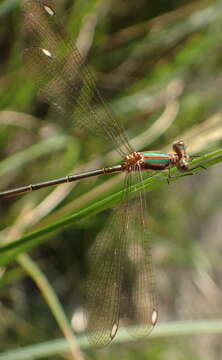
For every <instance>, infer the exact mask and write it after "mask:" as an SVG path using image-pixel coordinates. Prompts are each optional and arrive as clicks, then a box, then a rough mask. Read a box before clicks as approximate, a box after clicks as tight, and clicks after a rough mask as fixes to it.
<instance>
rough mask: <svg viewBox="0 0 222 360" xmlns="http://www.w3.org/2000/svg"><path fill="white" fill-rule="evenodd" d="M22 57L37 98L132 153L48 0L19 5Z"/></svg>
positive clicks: (31, 1)
mask: <svg viewBox="0 0 222 360" xmlns="http://www.w3.org/2000/svg"><path fill="white" fill-rule="evenodd" d="M23 13H24V42H25V58H26V61H27V62H28V63H29V68H31V69H32V72H33V73H37V74H38V76H37V80H36V77H33V79H34V81H36V82H37V83H38V86H40V88H41V89H42V91H41V96H42V97H43V98H44V100H45V101H47V102H49V103H50V104H52V105H53V107H54V108H55V109H56V112H57V113H58V112H59V113H60V115H62V118H63V120H65V119H71V120H73V123H74V125H75V126H78V127H80V128H84V130H87V131H88V132H91V133H92V134H93V135H97V136H101V137H103V138H105V139H106V141H107V139H108V141H109V142H110V143H111V144H112V145H113V146H114V147H115V148H116V149H119V153H120V155H122V156H123V155H125V154H128V153H130V152H132V151H133V150H132V148H131V146H130V145H129V143H128V141H127V138H126V137H125V135H124V132H123V128H122V126H121V124H120V123H119V121H118V120H117V119H116V118H115V116H114V115H113V113H112V111H111V109H110V108H109V107H108V106H107V104H105V102H104V100H103V99H102V97H101V95H100V92H99V90H98V88H97V85H96V81H95V78H94V75H93V73H92V72H91V71H90V70H89V68H88V67H87V66H86V65H84V62H83V59H82V57H81V55H80V53H79V51H78V49H77V47H76V46H75V45H74V44H73V42H72V41H71V40H70V39H69V38H68V37H67V36H66V34H65V32H64V29H63V28H62V26H61V25H60V23H59V21H58V19H56V17H57V16H56V13H55V10H54V8H53V1H52V0H26V1H25V2H24V5H23Z"/></svg>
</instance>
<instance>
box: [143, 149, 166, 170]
mask: <svg viewBox="0 0 222 360" xmlns="http://www.w3.org/2000/svg"><path fill="white" fill-rule="evenodd" d="M142 155H143V158H144V166H143V168H144V169H151V170H163V169H166V168H168V167H169V166H170V164H171V161H170V156H169V154H167V153H162V152H158V151H145V152H143V153H142Z"/></svg>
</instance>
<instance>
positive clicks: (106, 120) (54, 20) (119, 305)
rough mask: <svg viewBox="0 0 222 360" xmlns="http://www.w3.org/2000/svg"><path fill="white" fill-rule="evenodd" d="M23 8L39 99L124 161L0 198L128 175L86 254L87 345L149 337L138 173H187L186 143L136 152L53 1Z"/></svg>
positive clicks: (29, 1) (150, 290) (150, 292)
mask: <svg viewBox="0 0 222 360" xmlns="http://www.w3.org/2000/svg"><path fill="white" fill-rule="evenodd" d="M23 13H24V34H25V51H24V53H25V57H26V61H27V62H28V63H31V64H32V70H33V71H34V72H36V73H37V74H38V75H39V76H38V77H35V79H38V80H35V81H37V82H38V85H39V86H40V89H41V92H40V96H41V97H42V98H44V99H45V100H46V101H47V102H48V103H50V104H51V105H52V108H53V109H54V111H55V112H54V114H56V115H57V116H60V117H61V118H62V119H63V120H65V119H69V120H70V119H71V120H72V121H73V122H74V123H75V126H78V127H80V128H81V129H83V130H84V131H86V132H88V133H90V132H91V133H92V134H93V136H95V135H97V136H99V137H102V138H103V139H105V141H106V142H108V143H109V144H111V145H112V146H113V148H115V149H116V151H117V152H118V154H119V156H120V158H121V161H120V163H119V164H118V165H115V166H110V167H103V168H100V169H96V170H91V171H86V172H81V173H78V174H73V175H67V176H65V177H61V178H58V179H54V180H49V181H44V182H40V183H36V184H30V185H25V186H22V187H19V188H15V189H9V190H6V191H2V192H0V198H8V197H13V196H17V195H20V194H24V193H28V192H32V191H35V190H39V189H41V188H44V187H49V186H55V185H59V184H62V183H69V182H74V181H78V180H82V179H89V178H91V177H95V176H99V175H109V174H114V173H125V178H124V179H125V180H124V186H123V191H122V194H123V195H122V200H121V202H120V204H119V205H118V206H117V207H116V208H115V209H114V210H113V212H112V215H111V216H110V219H109V220H108V222H107V224H106V226H105V227H104V230H102V231H101V232H100V233H99V234H98V236H97V237H96V239H95V241H94V243H93V245H92V247H91V248H90V250H89V254H88V258H87V259H88V266H89V274H88V277H87V280H86V284H85V301H84V306H85V318H86V333H87V336H88V339H89V342H90V344H91V345H92V346H99V347H100V346H105V345H107V344H109V343H110V342H111V341H112V340H113V339H114V337H115V335H116V333H117V331H118V329H119V327H120V325H121V324H123V325H124V326H126V327H127V329H129V332H131V333H132V335H133V336H136V337H143V336H147V335H149V333H150V332H151V330H152V329H153V328H154V326H155V324H156V322H157V318H158V308H157V297H156V291H155V281H154V275H153V265H152V259H151V252H150V238H149V236H148V234H147V229H148V226H147V216H146V214H147V211H146V206H147V205H146V200H145V195H144V188H143V187H144V185H143V177H144V174H145V173H148V172H149V171H152V172H159V171H162V170H166V169H170V168H172V167H175V166H176V167H177V168H178V169H179V170H180V171H181V172H183V173H184V172H188V170H189V169H190V158H191V157H190V156H189V155H188V153H187V151H186V147H185V144H184V142H183V140H178V141H176V142H174V143H173V146H172V147H173V151H172V153H165V152H161V151H136V150H135V149H133V147H132V146H131V145H130V143H129V141H128V139H127V136H126V134H125V132H124V129H123V126H122V124H121V122H120V121H119V120H118V119H117V117H116V116H115V115H114V113H113V111H112V110H111V108H110V107H109V106H108V104H107V103H106V102H105V101H104V100H103V97H102V96H101V94H100V92H99V90H98V86H97V83H96V80H95V76H94V74H93V72H92V71H91V70H90V69H89V67H87V65H85V62H84V60H83V57H82V56H81V54H80V52H79V50H78V49H77V47H76V46H75V44H74V42H73V41H72V40H71V39H70V38H69V37H68V36H67V35H66V34H65V31H64V29H63V26H62V24H60V21H59V19H58V16H57V14H56V11H55V9H54V7H53V1H50V0H26V1H25V2H24V5H23ZM33 79H34V78H33ZM33 81H34V80H33ZM135 184H142V185H141V186H140V187H139V190H138V191H137V197H136V198H135V199H131V192H132V189H133V188H134V186H135ZM130 325H134V326H130Z"/></svg>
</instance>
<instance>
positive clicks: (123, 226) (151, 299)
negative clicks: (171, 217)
mask: <svg viewBox="0 0 222 360" xmlns="http://www.w3.org/2000/svg"><path fill="white" fill-rule="evenodd" d="M136 174H137V175H136V176H135V173H130V174H127V175H126V184H125V185H126V190H125V194H124V201H123V203H121V205H119V207H117V208H116V209H114V211H113V214H112V216H111V217H110V219H109V220H108V224H107V226H106V228H105V230H103V231H102V232H101V233H100V234H99V235H98V237H97V239H96V241H95V244H93V246H92V248H91V250H90V254H89V264H90V266H89V279H88V282H87V287H86V320H87V331H88V338H89V342H90V343H91V344H92V345H93V346H104V345H107V344H108V343H109V342H110V341H111V340H112V339H113V337H114V336H115V334H116V332H117V329H118V327H119V324H120V323H121V324H123V325H125V326H127V328H128V326H129V325H142V326H136V327H130V328H129V329H130V330H129V331H130V332H131V334H132V335H133V336H135V337H141V336H147V335H148V334H149V332H150V331H151V330H152V328H153V326H154V325H155V323H156V320H157V305H156V298H155V289H154V279H153V271H152V263H151V256H150V248H149V241H148V238H147V234H146V231H145V221H144V210H145V199H144V197H143V194H142V192H141V193H140V195H139V199H138V198H137V199H136V200H130V199H129V192H130V189H131V188H132V186H133V185H134V184H133V183H132V178H133V177H136V178H137V177H138V176H140V175H138V174H139V171H136Z"/></svg>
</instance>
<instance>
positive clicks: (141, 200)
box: [120, 168, 158, 337]
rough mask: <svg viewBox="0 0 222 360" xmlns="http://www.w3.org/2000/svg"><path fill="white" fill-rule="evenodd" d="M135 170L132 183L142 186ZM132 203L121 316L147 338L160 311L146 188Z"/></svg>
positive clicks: (138, 334)
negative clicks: (149, 232) (153, 264)
mask: <svg viewBox="0 0 222 360" xmlns="http://www.w3.org/2000/svg"><path fill="white" fill-rule="evenodd" d="M134 170H135V172H134V176H133V177H132V180H134V182H135V183H134V184H132V183H131V187H133V186H134V187H135V186H140V188H141V185H142V186H143V179H142V172H141V171H140V169H139V168H137V169H134ZM128 202H129V205H128V208H129V222H128V224H127V246H126V256H125V261H124V281H123V284H122V296H121V309H120V317H121V319H122V321H123V324H124V325H125V326H127V329H128V331H129V332H130V333H131V335H133V336H134V337H143V336H147V335H149V333H150V331H151V330H152V329H153V327H154V326H155V324H156V321H157V314H158V310H157V300H156V293H155V282H154V275H153V266H152V257H151V249H150V237H149V234H148V226H147V216H148V213H147V210H146V200H145V192H144V191H143V189H141V190H140V191H139V196H138V198H136V200H128ZM128 326H129V327H128Z"/></svg>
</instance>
